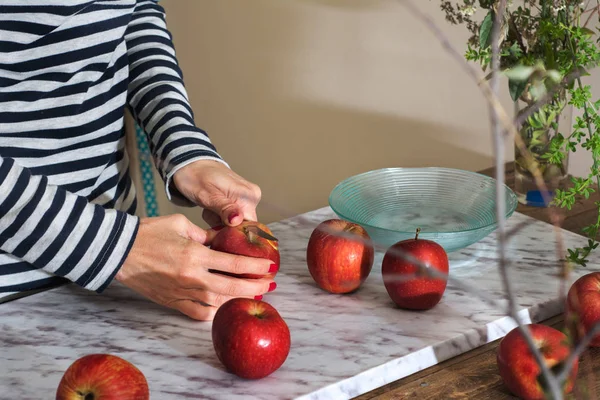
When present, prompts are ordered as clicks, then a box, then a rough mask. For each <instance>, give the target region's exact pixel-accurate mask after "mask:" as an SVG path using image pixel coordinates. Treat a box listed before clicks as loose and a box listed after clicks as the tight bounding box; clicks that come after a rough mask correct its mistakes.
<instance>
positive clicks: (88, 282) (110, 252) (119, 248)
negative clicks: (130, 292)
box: [0, 157, 138, 291]
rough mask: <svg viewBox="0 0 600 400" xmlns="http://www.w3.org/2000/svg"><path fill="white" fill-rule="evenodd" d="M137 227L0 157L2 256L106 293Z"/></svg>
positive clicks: (120, 215)
mask: <svg viewBox="0 0 600 400" xmlns="http://www.w3.org/2000/svg"><path fill="white" fill-rule="evenodd" d="M137 227H138V218H137V217H135V216H132V215H129V214H126V213H124V212H122V211H118V210H106V209H104V208H102V207H101V206H99V205H96V204H91V203H89V202H88V201H87V200H86V199H85V198H84V197H82V196H77V195H75V194H73V193H70V192H67V191H66V190H64V189H62V188H60V187H58V186H54V185H49V184H48V183H47V179H46V178H45V177H43V176H34V175H32V174H31V173H30V171H29V170H28V169H27V168H23V167H20V166H18V165H17V164H15V162H14V161H13V160H12V159H3V158H1V157H0V249H1V250H2V251H5V252H6V253H8V254H11V255H13V256H15V257H18V258H20V259H22V260H23V261H26V262H28V263H29V264H31V265H33V266H35V267H36V268H38V269H43V270H45V271H47V272H50V273H52V274H54V275H57V276H61V277H64V278H66V279H68V280H70V281H73V282H75V283H76V284H78V285H80V286H82V287H85V288H87V289H90V290H96V291H102V290H103V289H104V288H105V287H106V286H107V285H108V284H109V283H110V282H111V280H112V279H113V278H114V275H115V274H116V273H117V271H118V269H119V268H120V267H121V265H122V263H123V260H124V258H125V257H126V255H127V252H128V251H129V249H130V247H131V245H132V243H133V240H134V237H135V234H136V230H137Z"/></svg>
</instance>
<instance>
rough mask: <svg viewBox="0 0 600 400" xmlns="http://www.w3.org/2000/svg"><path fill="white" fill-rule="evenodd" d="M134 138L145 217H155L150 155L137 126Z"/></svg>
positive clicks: (156, 211) (155, 207)
mask: <svg viewBox="0 0 600 400" xmlns="http://www.w3.org/2000/svg"><path fill="white" fill-rule="evenodd" d="M135 137H136V140H137V148H138V153H139V157H138V159H139V161H140V165H139V167H140V178H141V181H142V192H143V194H144V195H143V199H144V208H145V210H146V216H147V217H157V216H158V215H159V213H158V202H157V201H156V187H155V185H154V175H153V173H152V155H151V154H150V149H149V148H148V141H147V139H146V134H145V133H144V131H143V130H142V128H140V126H139V125H137V124H136V126H135Z"/></svg>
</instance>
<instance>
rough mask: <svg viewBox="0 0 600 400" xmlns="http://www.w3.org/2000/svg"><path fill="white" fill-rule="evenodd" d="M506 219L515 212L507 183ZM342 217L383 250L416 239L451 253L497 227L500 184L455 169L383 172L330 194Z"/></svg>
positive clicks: (355, 179) (359, 177) (350, 181)
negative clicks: (418, 229)
mask: <svg viewBox="0 0 600 400" xmlns="http://www.w3.org/2000/svg"><path fill="white" fill-rule="evenodd" d="M502 195H503V196H504V198H505V199H506V218H509V217H510V216H511V215H512V214H513V212H514V211H515V209H516V208H517V197H516V195H515V193H514V192H513V191H512V190H511V189H510V188H509V187H508V186H506V185H504V193H502ZM329 206H330V207H331V208H332V209H333V211H334V212H335V213H336V214H337V215H338V217H339V218H341V219H345V220H347V221H351V222H355V223H357V224H359V225H361V226H363V227H364V228H365V230H366V231H367V232H368V233H369V235H370V236H371V239H372V240H373V241H374V242H375V243H377V244H379V245H381V246H385V247H389V246H391V245H392V244H394V243H396V242H398V241H400V240H405V239H409V238H414V237H415V232H416V230H417V228H420V229H421V232H420V233H419V238H422V239H429V240H433V241H435V242H437V243H439V244H440V245H441V246H443V247H444V249H445V250H446V252H447V253H451V252H453V251H456V250H460V249H462V248H465V247H467V246H469V245H471V244H473V243H476V242H478V241H479V240H481V239H483V238H484V237H486V236H487V235H489V234H490V233H492V232H493V231H494V230H495V229H496V227H497V219H496V180H495V179H494V178H491V177H488V176H485V175H482V174H478V173H475V172H470V171H463V170H459V169H451V168H437V167H429V168H384V169H378V170H374V171H369V172H365V173H362V174H359V175H355V176H352V177H350V178H347V179H345V180H344V181H342V182H340V183H339V184H337V185H336V186H335V188H334V189H333V190H332V191H331V194H330V196H329Z"/></svg>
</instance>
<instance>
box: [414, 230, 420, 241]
mask: <svg viewBox="0 0 600 400" xmlns="http://www.w3.org/2000/svg"><path fill="white" fill-rule="evenodd" d="M420 232H421V228H417V234H416V235H415V240H417V239H418V238H419V233H420Z"/></svg>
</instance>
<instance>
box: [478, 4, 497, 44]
mask: <svg viewBox="0 0 600 400" xmlns="http://www.w3.org/2000/svg"><path fill="white" fill-rule="evenodd" d="M494 18H495V17H494V11H493V10H490V12H489V13H488V14H487V15H486V16H485V18H484V20H483V22H482V23H481V27H480V28H479V47H481V48H482V49H487V48H488V47H490V45H491V44H492V27H493V26H494Z"/></svg>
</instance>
